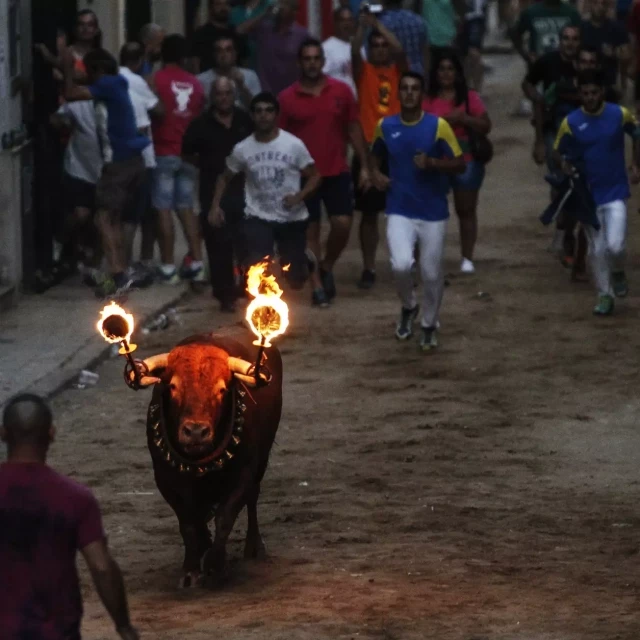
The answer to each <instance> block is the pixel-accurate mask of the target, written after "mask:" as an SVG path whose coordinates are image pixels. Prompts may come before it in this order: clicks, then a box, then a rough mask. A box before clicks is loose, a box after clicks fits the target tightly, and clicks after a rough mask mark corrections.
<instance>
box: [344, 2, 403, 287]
mask: <svg viewBox="0 0 640 640" xmlns="http://www.w3.org/2000/svg"><path fill="white" fill-rule="evenodd" d="M367 30H369V36H368V38H367V39H368V44H369V60H368V61H367V60H364V59H363V57H362V45H363V44H364V39H365V33H366V31H367ZM351 64H352V71H353V79H354V81H355V84H356V88H357V90H358V107H359V111H360V124H361V125H362V130H363V132H364V137H365V139H366V141H367V143H368V144H371V142H372V141H373V134H374V132H375V128H376V125H377V124H378V121H379V120H380V119H381V118H385V117H386V116H392V115H395V114H396V113H399V112H400V102H399V100H398V85H399V83H400V76H401V75H402V73H403V72H404V71H406V70H407V68H408V64H407V60H406V56H405V54H404V52H403V50H402V45H401V44H400V41H399V40H398V38H396V36H395V35H394V34H393V32H391V31H390V30H389V29H387V28H386V27H385V26H384V25H383V24H382V23H381V22H380V21H379V20H378V19H377V18H376V16H375V15H374V14H372V13H370V12H369V11H368V10H367V9H366V8H365V9H363V10H362V12H361V13H360V17H359V21H358V30H357V31H356V34H355V37H354V38H353V40H352V42H351ZM352 171H353V175H354V185H357V184H358V182H357V180H356V179H355V177H357V176H358V175H359V172H360V161H359V159H358V157H357V156H355V155H354V157H353V165H352ZM385 206H386V197H385V193H384V191H378V189H376V188H375V187H372V188H370V189H369V190H367V191H366V192H365V191H363V190H362V189H359V188H357V187H356V193H355V209H356V211H360V212H361V214H362V216H361V219H360V246H361V248H362V260H363V263H364V269H363V271H362V275H361V277H360V280H359V281H358V286H359V287H360V288H361V289H370V288H371V287H372V286H373V285H374V283H375V281H376V249H377V248H378V240H379V233H378V213H380V211H384V210H385Z"/></svg>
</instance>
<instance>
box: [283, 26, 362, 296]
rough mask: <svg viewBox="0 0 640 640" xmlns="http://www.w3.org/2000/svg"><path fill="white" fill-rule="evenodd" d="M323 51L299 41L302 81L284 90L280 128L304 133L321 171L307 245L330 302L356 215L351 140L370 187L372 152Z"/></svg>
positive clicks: (300, 135) (319, 46) (347, 90)
mask: <svg viewBox="0 0 640 640" xmlns="http://www.w3.org/2000/svg"><path fill="white" fill-rule="evenodd" d="M324 62H325V61H324V53H323V50H322V44H321V43H320V41H319V40H315V39H313V38H309V39H308V40H305V41H304V42H303V43H302V45H301V46H300V50H299V52H298V65H299V67H300V80H298V82H295V83H294V84H292V85H291V86H290V87H288V88H287V89H285V90H284V91H282V93H280V96H279V102H280V127H281V128H282V129H284V130H285V131H289V132H290V133H292V134H293V135H294V136H296V137H298V138H300V140H302V141H303V142H304V144H305V146H306V147H307V149H309V152H310V153H311V157H312V158H313V159H314V161H315V163H316V167H317V168H318V172H319V173H320V175H321V176H322V184H321V186H320V188H319V189H318V191H317V192H316V194H315V195H313V196H312V197H311V198H310V199H309V200H307V208H308V209H309V226H308V229H307V244H308V246H309V249H311V251H312V252H313V253H314V254H315V256H316V257H317V258H318V260H319V268H320V277H321V280H322V286H323V289H324V294H325V296H326V298H325V299H321V295H319V294H321V293H322V289H321V290H320V291H314V294H313V296H314V297H313V303H314V304H315V305H318V306H324V305H326V302H327V300H328V301H331V300H332V299H333V298H334V297H335V295H336V286H335V281H334V278H333V267H334V265H335V263H336V261H337V260H338V258H339V257H340V254H341V253H342V251H343V250H344V248H345V247H346V245H347V242H348V241H349V232H350V231H351V221H352V216H353V185H352V183H351V176H350V172H349V165H348V164H347V145H348V144H349V143H351V145H353V148H354V151H355V153H356V155H357V156H358V159H359V160H360V166H361V167H362V168H361V170H360V180H359V182H360V186H361V187H362V188H363V189H366V188H368V186H369V183H370V177H369V156H368V151H367V146H366V142H365V140H364V135H363V133H362V127H361V126H360V122H359V117H358V116H359V113H358V105H357V103H356V100H355V98H354V96H353V91H352V90H351V89H350V88H349V86H348V85H346V84H345V83H344V82H341V81H340V80H335V79H334V78H330V77H328V76H326V75H325V74H324V73H323V72H322V68H323V66H324ZM322 203H324V206H325V207H326V209H327V214H328V216H329V224H330V231H329V237H328V238H327V246H326V251H325V253H324V257H322V250H321V247H320V208H321V205H322Z"/></svg>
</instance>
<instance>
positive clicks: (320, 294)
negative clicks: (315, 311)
mask: <svg viewBox="0 0 640 640" xmlns="http://www.w3.org/2000/svg"><path fill="white" fill-rule="evenodd" d="M311 304H312V305H313V306H314V307H320V308H321V309H325V308H326V307H328V306H329V298H328V297H327V294H326V293H325V291H324V289H314V290H313V294H312V295H311Z"/></svg>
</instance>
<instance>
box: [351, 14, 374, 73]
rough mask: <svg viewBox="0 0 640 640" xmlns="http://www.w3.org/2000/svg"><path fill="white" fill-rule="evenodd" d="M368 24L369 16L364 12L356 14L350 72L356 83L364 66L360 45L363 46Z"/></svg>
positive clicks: (369, 22) (369, 21)
mask: <svg viewBox="0 0 640 640" xmlns="http://www.w3.org/2000/svg"><path fill="white" fill-rule="evenodd" d="M370 24H371V18H370V16H369V15H368V14H366V13H360V15H359V16H358V28H357V29H356V33H355V35H354V36H353V38H352V39H351V73H352V74H353V79H354V81H355V83H356V85H357V84H358V81H359V80H360V76H361V75H362V69H363V68H364V64H363V60H362V47H363V46H364V37H365V34H366V32H367V29H368V28H369V25H370Z"/></svg>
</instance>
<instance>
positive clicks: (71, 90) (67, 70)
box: [62, 49, 94, 102]
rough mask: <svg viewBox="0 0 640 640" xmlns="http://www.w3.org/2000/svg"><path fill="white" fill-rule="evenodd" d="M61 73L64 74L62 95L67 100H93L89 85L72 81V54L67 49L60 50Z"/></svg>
mask: <svg viewBox="0 0 640 640" xmlns="http://www.w3.org/2000/svg"><path fill="white" fill-rule="evenodd" d="M62 62H63V74H64V97H65V100H66V101H67V102H77V101H79V100H93V98H94V96H93V94H92V93H91V91H90V90H89V87H86V86H80V85H78V84H75V82H74V70H73V64H74V60H73V54H72V53H71V51H70V50H69V49H65V50H64V51H63V52H62Z"/></svg>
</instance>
